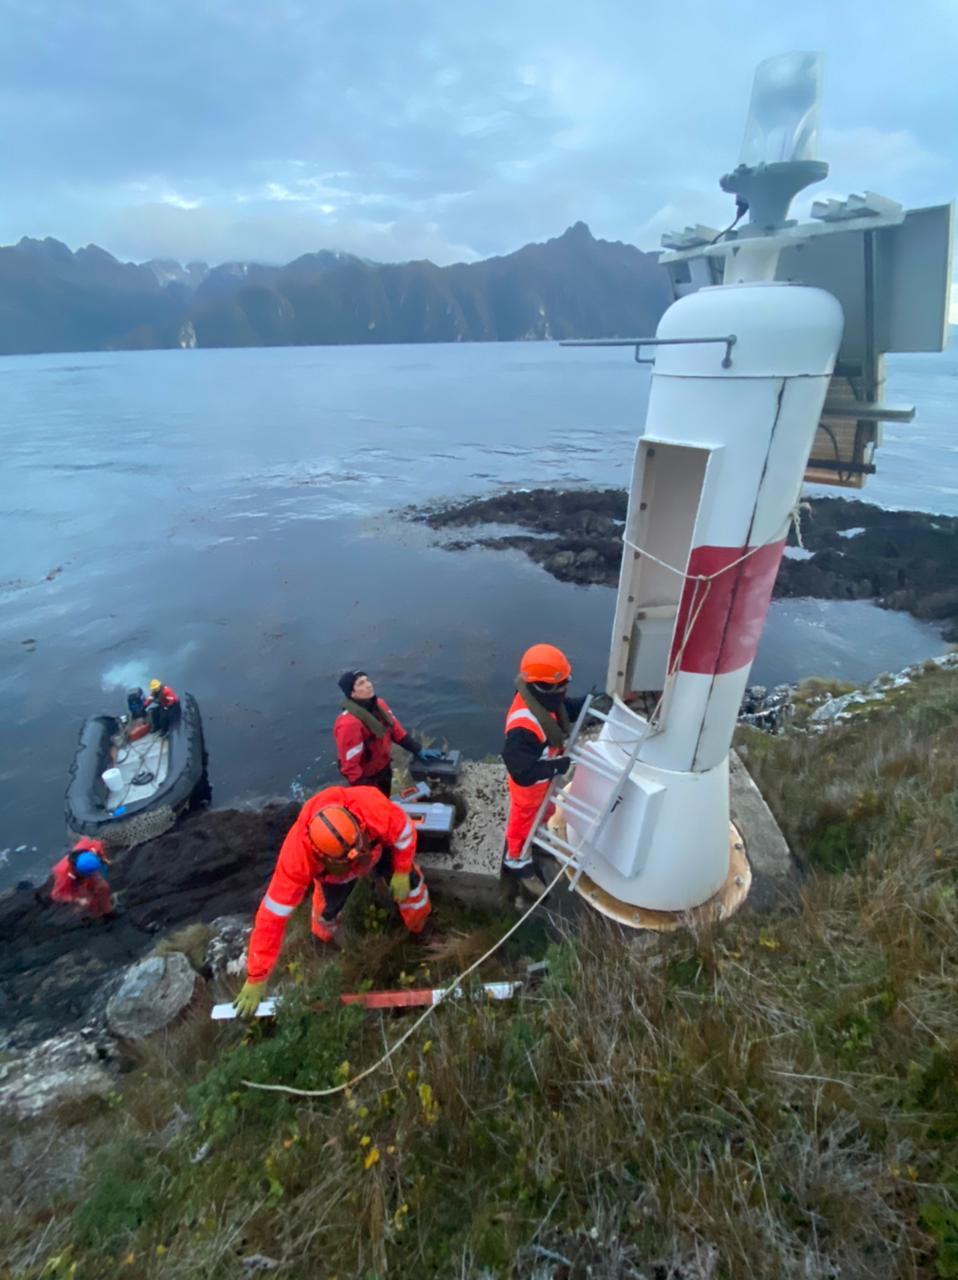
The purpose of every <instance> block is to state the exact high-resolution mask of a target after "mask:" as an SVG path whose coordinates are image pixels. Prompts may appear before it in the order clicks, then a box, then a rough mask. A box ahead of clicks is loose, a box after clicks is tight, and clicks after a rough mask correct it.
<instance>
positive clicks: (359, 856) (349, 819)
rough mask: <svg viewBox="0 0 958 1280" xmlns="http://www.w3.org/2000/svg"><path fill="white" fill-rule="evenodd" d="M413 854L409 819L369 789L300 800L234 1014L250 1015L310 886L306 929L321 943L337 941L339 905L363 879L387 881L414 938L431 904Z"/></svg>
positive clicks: (257, 924) (259, 917)
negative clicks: (291, 917)
mask: <svg viewBox="0 0 958 1280" xmlns="http://www.w3.org/2000/svg"><path fill="white" fill-rule="evenodd" d="M415 853H416V830H415V828H414V827H413V825H412V823H411V822H410V821H409V818H408V817H407V816H406V814H405V813H404V812H403V810H402V809H400V807H399V805H397V804H393V803H392V801H391V800H387V799H386V798H385V796H383V795H382V794H381V793H380V792H379V791H377V790H376V788H375V787H326V789H325V790H323V791H320V792H318V793H317V794H316V795H314V796H313V797H312V798H311V799H309V800H307V801H306V803H305V804H304V805H303V807H302V809H301V810H300V813H299V817H298V818H297V819H296V821H295V822H294V823H293V825H292V827H290V829H289V833H288V834H287V836H286V839H285V840H284V841H283V847H282V848H281V849H280V851H279V858H278V859H277V861H276V868H275V870H274V871H273V876H272V879H271V880H270V882H269V887H268V888H267V890H266V894H265V896H264V898H263V900H262V902H261V903H260V905H259V910H258V911H257V912H256V919H255V921H254V923H253V934H252V937H251V938H250V941H249V951H248V953H247V960H246V972H247V981H246V984H245V985H244V987H243V988H242V990H241V991H240V993H239V995H238V997H237V999H236V1010H237V1012H238V1013H239V1014H240V1015H241V1016H242V1017H252V1015H253V1014H254V1013H255V1012H256V1006H257V1005H258V1004H259V1002H260V1000H261V999H262V998H263V993H264V992H265V990H266V983H267V981H268V979H269V975H270V973H271V972H272V970H273V967H274V965H275V964H276V961H277V960H278V958H279V953H280V949H281V948H282V945H283V934H284V932H285V930H286V922H287V920H288V919H289V917H290V916H291V915H292V913H293V911H294V910H295V909H296V907H297V906H298V905H299V903H300V902H302V900H303V897H304V896H305V894H306V890H307V889H308V888H309V886H310V885H312V886H313V903H312V917H311V927H312V932H313V936H314V938H316V939H317V941H318V942H319V943H321V944H329V943H335V942H336V940H337V935H338V933H339V929H340V917H341V915H342V911H343V907H345V905H346V900H347V899H348V897H349V895H350V894H351V893H352V891H353V889H354V888H355V887H356V882H357V880H360V879H361V878H362V877H363V876H375V877H376V878H377V879H382V880H387V881H388V882H389V888H390V890H391V892H392V896H393V899H394V901H395V902H396V905H397V906H398V907H399V914H400V916H401V917H402V921H403V924H404V925H405V926H406V928H407V929H408V930H409V932H410V933H413V934H418V933H421V932H422V930H423V928H424V927H425V924H426V920H427V919H428V917H429V912H430V910H431V904H430V901H429V890H428V889H427V888H426V881H425V880H424V879H423V874H422V872H421V871H420V869H419V867H418V866H417V865H416V863H415V860H414V859H415Z"/></svg>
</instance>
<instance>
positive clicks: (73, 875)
mask: <svg viewBox="0 0 958 1280" xmlns="http://www.w3.org/2000/svg"><path fill="white" fill-rule="evenodd" d="M108 866H109V861H108V859H107V856H106V849H105V847H104V844H103V841H102V840H91V839H88V838H87V837H84V838H83V839H82V840H78V841H77V842H76V844H75V845H74V846H73V848H72V849H71V850H70V852H69V853H68V854H66V856H65V857H63V858H61V859H60V861H59V862H58V863H57V864H56V866H55V867H54V868H53V873H52V874H53V888H52V889H51V890H50V900H51V901H52V902H63V903H66V904H67V905H69V906H71V907H72V908H73V909H74V911H76V913H77V914H78V915H81V916H86V917H87V918H88V919H90V920H109V919H111V917H112V916H113V895H112V894H111V893H110V886H109V884H108V883H107V878H106V873H107V867H108Z"/></svg>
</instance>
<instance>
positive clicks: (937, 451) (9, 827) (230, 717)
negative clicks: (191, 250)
mask: <svg viewBox="0 0 958 1280" xmlns="http://www.w3.org/2000/svg"><path fill="white" fill-rule="evenodd" d="M890 368H891V378H890V386H889V398H890V399H891V400H896V401H897V400H906V399H912V400H914V401H916V402H917V403H918V405H919V410H920V417H919V421H918V422H917V423H916V424H914V425H912V426H909V427H895V428H891V429H889V431H888V433H887V437H886V444H885V446H884V448H883V449H882V451H881V453H880V455H879V461H880V474H879V476H878V477H876V478H875V480H874V481H873V482H871V483H870V485H869V487H868V488H867V489H866V490H865V493H864V496H865V497H866V498H869V499H872V500H874V501H876V502H879V503H882V504H883V505H888V506H901V507H916V508H921V509H924V510H928V511H935V512H948V513H952V514H953V513H955V511H956V510H958V459H956V456H955V454H956V449H958V441H956V440H955V438H954V435H953V433H952V431H951V418H952V408H951V405H952V402H953V397H954V393H955V391H956V389H958V383H956V381H955V380H956V378H958V359H956V356H955V352H954V350H952V351H950V352H949V353H946V354H945V355H942V356H915V357H899V358H897V359H896V360H894V361H891V362H890ZM646 391H647V374H646V373H645V372H644V371H643V370H641V369H639V368H637V367H636V365H635V364H634V363H633V362H632V361H631V359H630V358H629V355H628V353H625V352H622V351H617V350H609V351H602V350H596V351H584V350H563V349H560V348H558V347H556V346H553V345H551V344H549V345H546V344H515V345H504V344H498V345H468V346H414V347H357V348H349V347H347V348H333V347H327V348H309V349H302V348H296V349H279V350H253V351H185V352H179V351H176V352H168V351H156V352H142V353H123V354H115V355H114V354H106V355H104V354H90V355H67V356H64V355H50V356H30V357H7V358H5V359H3V360H0V436H2V462H0V466H2V481H3V485H2V491H3V495H4V499H5V500H4V502H3V503H2V515H0V699H2V703H0V706H2V716H0V885H4V884H10V883H12V882H14V881H16V880H17V879H19V878H21V877H23V876H28V875H32V876H37V875H41V874H42V873H43V871H44V869H45V868H46V866H47V865H49V862H50V860H51V858H52V856H53V854H54V853H55V851H56V850H57V849H58V847H59V845H60V844H61V842H62V839H63V830H64V828H63V792H64V789H65V785H66V775H67V769H68V767H69V763H70V760H71V758H72V754H73V749H74V745H75V741H76V736H77V733H78V730H79V727H80V723H81V721H82V719H83V718H84V716H86V715H88V714H90V713H92V712H95V711H99V710H109V709H115V710H119V709H121V708H122V706H123V701H124V698H123V694H124V690H125V689H126V687H127V686H128V685H130V684H131V683H136V684H144V685H145V684H146V683H147V681H148V680H149V679H150V677H151V676H153V675H156V676H158V677H160V678H161V679H163V680H164V681H166V682H168V683H170V684H172V685H173V686H174V687H177V688H180V689H189V690H190V691H192V692H193V693H194V694H195V695H196V696H197V697H198V699H199V701H200V705H201V707H202V710H203V713H204V719H205V723H206V730H207V740H208V746H209V750H210V758H211V779H212V783H213V790H214V799H215V803H217V804H218V805H226V804H235V803H255V802H256V801H258V800H261V799H262V798H264V797H268V796H274V795H289V794H291V793H293V794H296V793H297V792H298V790H299V789H300V788H305V789H306V790H307V791H308V790H309V789H310V788H314V787H315V786H317V785H318V784H320V783H322V782H324V781H329V780H333V779H334V778H335V776H336V770H335V756H334V753H333V751H332V744H331V737H330V725H331V722H332V720H333V717H334V715H335V712H336V708H337V703H338V701H339V696H340V695H339V692H338V689H337V688H336V684H335V678H336V676H337V675H338V673H339V672H340V671H341V670H342V669H344V668H347V667H365V668H367V669H368V670H369V671H370V672H371V673H373V675H374V677H375V678H376V680H377V683H378V684H379V686H380V687H381V689H382V690H383V692H385V693H386V694H387V696H388V697H389V699H390V701H391V703H392V705H393V707H394V709H395V710H396V711H397V712H398V714H399V715H400V717H401V718H402V719H404V720H405V722H406V724H407V727H415V728H417V729H419V730H422V731H424V732H425V733H427V734H429V735H432V736H433V737H435V738H437V739H439V740H448V741H449V742H450V744H452V745H455V746H459V747H461V748H463V749H464V750H465V751H466V752H468V753H469V754H484V753H486V752H491V751H495V750H497V748H498V745H499V742H500V738H501V722H502V715H503V711H504V708H505V706H506V704H507V702H508V699H509V698H510V696H511V682H512V677H513V674H514V670H515V662H516V657H517V655H518V653H519V652H521V650H522V649H523V648H524V646H525V645H527V644H528V643H531V642H532V641H535V640H538V639H542V638H549V639H552V640H555V641H557V642H559V643H561V644H563V645H564V646H566V647H567V648H568V649H569V651H570V653H571V654H572V655H573V657H574V660H575V667H576V683H577V684H581V685H583V686H588V685H589V684H591V683H592V682H593V681H596V682H601V681H602V679H603V677H604V672H605V665H606V652H607V646H608V636H609V627H610V624H611V620H612V607H613V592H612V591H611V590H609V589H607V588H601V587H571V586H567V585H563V584H560V583H558V582H555V581H554V580H553V579H551V578H550V577H548V575H546V574H545V573H544V572H542V570H540V569H538V568H536V567H535V566H534V565H531V564H530V563H528V562H527V561H526V560H525V559H524V558H522V557H521V556H520V555H518V554H515V555H514V554H511V553H509V554H503V553H496V552H484V551H477V550H474V551H469V552H464V553H452V552H448V551H445V550H443V549H442V548H441V546H439V545H437V543H436V541H435V540H434V538H433V537H432V535H430V534H429V533H428V531H426V530H424V529H422V528H421V527H419V526H415V525H410V524H408V523H406V522H403V521H401V520H399V519H397V518H396V517H395V516H394V515H392V514H390V513H391V512H394V511H395V509H396V508H399V507H402V506H404V505H406V504H410V503H420V502H423V501H425V500H427V499H435V498H440V497H457V496H461V495H465V494H476V493H488V492H490V491H491V490H494V489H495V488H497V487H499V486H506V485H508V486H513V485H529V486H532V485H617V484H624V483H625V481H626V477H627V473H628V467H629V465H630V461H631V455H632V451H633V448H634V443H635V438H636V435H637V433H638V430H639V427H640V425H641V422H642V417H643V412H644V406H645V399H646ZM943 648H944V646H943V644H942V642H941V640H940V637H939V635H938V633H937V632H936V631H935V630H934V629H932V628H929V627H927V626H924V625H922V624H919V623H917V622H915V621H914V620H913V619H911V618H909V617H907V616H905V615H902V614H890V613H885V612H883V611H881V610H878V609H875V608H873V607H871V606H869V605H860V604H858V605H855V604H838V603H830V602H819V601H807V602H806V601H799V602H796V601H783V602H781V603H780V604H776V605H775V606H774V607H773V610H772V615H771V618H770V621H769V625H768V628H767V631H766V634H765V638H764V641H763V644H762V648H761V650H760V652H759V656H758V659H757V661H756V665H755V668H754V675H753V678H754V680H755V681H756V682H761V683H764V684H773V683H776V682H778V681H782V680H792V679H796V678H799V677H801V676H802V675H806V674H809V673H812V672H816V673H826V674H834V675H838V676H843V677H853V678H857V677H861V678H864V677H869V676H872V675H875V674H877V673H878V672H879V671H882V670H885V669H889V668H896V667H900V666H902V665H904V664H905V663H908V662H910V661H915V660H917V659H919V658H921V657H924V656H927V655H928V654H931V653H936V652H940V651H941V650H942V649H943Z"/></svg>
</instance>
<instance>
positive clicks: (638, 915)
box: [549, 813, 752, 933]
mask: <svg viewBox="0 0 958 1280" xmlns="http://www.w3.org/2000/svg"><path fill="white" fill-rule="evenodd" d="M553 823H554V824H555V828H556V830H557V831H558V833H559V834H560V835H561V834H562V827H563V826H564V825H565V824H564V823H563V820H562V815H561V814H558V813H557V814H556V815H555V818H553V819H552V821H551V822H550V824H549V825H550V826H552V825H553ZM566 876H567V878H568V880H569V884H570V887H571V886H572V882H573V880H574V879H575V873H574V872H573V871H572V870H571V868H569V867H567V868H566ZM751 884H752V872H751V869H750V867H749V865H748V859H747V858H746V856H745V846H744V844H743V843H742V838H741V836H740V835H739V833H738V831H737V830H736V827H735V824H734V823H729V831H728V874H727V875H726V877H725V880H724V882H723V884H722V886H721V888H719V889H718V890H717V891H716V892H715V893H714V894H713V895H712V897H711V898H709V899H708V901H707V902H703V903H702V904H701V905H700V906H698V907H692V908H691V909H690V910H688V911H653V910H651V909H650V908H648V907H637V906H635V905H633V904H632V903H631V902H620V901H619V899H618V898H615V897H613V896H612V894H611V893H607V892H606V890H605V889H603V888H601V886H599V885H597V884H596V883H595V881H594V880H591V879H590V878H589V876H587V875H585V874H583V875H582V876H580V877H579V880H578V881H577V882H576V884H575V892H576V893H577V894H579V896H580V897H582V898H584V899H585V901H586V902H587V903H588V904H589V905H590V906H591V907H595V909H596V911H600V912H601V913H602V915H604V916H608V917H609V919H610V920H615V921H616V922H617V923H618V924H624V925H626V926H627V927H628V928H630V929H652V930H653V931H654V932H655V933H674V932H675V930H676V929H681V928H684V927H685V926H687V925H695V924H708V923H710V922H711V921H713V920H725V919H727V918H728V917H729V916H730V915H732V913H733V912H735V911H737V910H738V909H739V907H740V906H741V905H742V903H743V902H744V901H745V899H746V897H747V896H748V891H749V889H750V888H751Z"/></svg>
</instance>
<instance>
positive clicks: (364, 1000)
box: [211, 982, 522, 1022]
mask: <svg viewBox="0 0 958 1280" xmlns="http://www.w3.org/2000/svg"><path fill="white" fill-rule="evenodd" d="M521 986H522V983H521V982H486V983H484V984H483V985H482V986H481V987H479V988H477V992H476V994H477V997H478V998H482V997H485V998H486V999H487V1000H511V999H512V997H513V996H514V995H515V994H516V992H517V991H518V990H519V988H520V987H521ZM464 994H465V993H464V991H463V989H462V987H454V988H453V989H452V990H450V989H449V988H448V987H426V988H420V989H419V990H400V991H359V992H353V993H350V994H348V995H341V996H339V998H338V1001H337V1003H339V1004H358V1005H361V1006H362V1007H363V1008H364V1009H417V1008H422V1007H423V1006H427V1005H432V1004H439V1003H440V1002H441V1001H442V1000H443V999H446V1000H448V999H461V998H462V996H463V995H464ZM278 1004H279V1001H278V1000H277V999H276V998H274V997H270V998H269V999H267V1000H261V1001H260V1002H259V1005H258V1007H257V1009H256V1015H255V1016H256V1017H257V1018H271V1017H272V1016H273V1015H274V1014H275V1013H276V1010H277V1007H278ZM211 1017H212V1018H213V1020H214V1021H215V1022H219V1021H222V1020H224V1019H228V1018H235V1017H236V1006H235V1005H234V1004H233V1003H232V1002H228V1003H226V1004H215V1005H214V1006H213V1012H212V1014H211Z"/></svg>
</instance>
